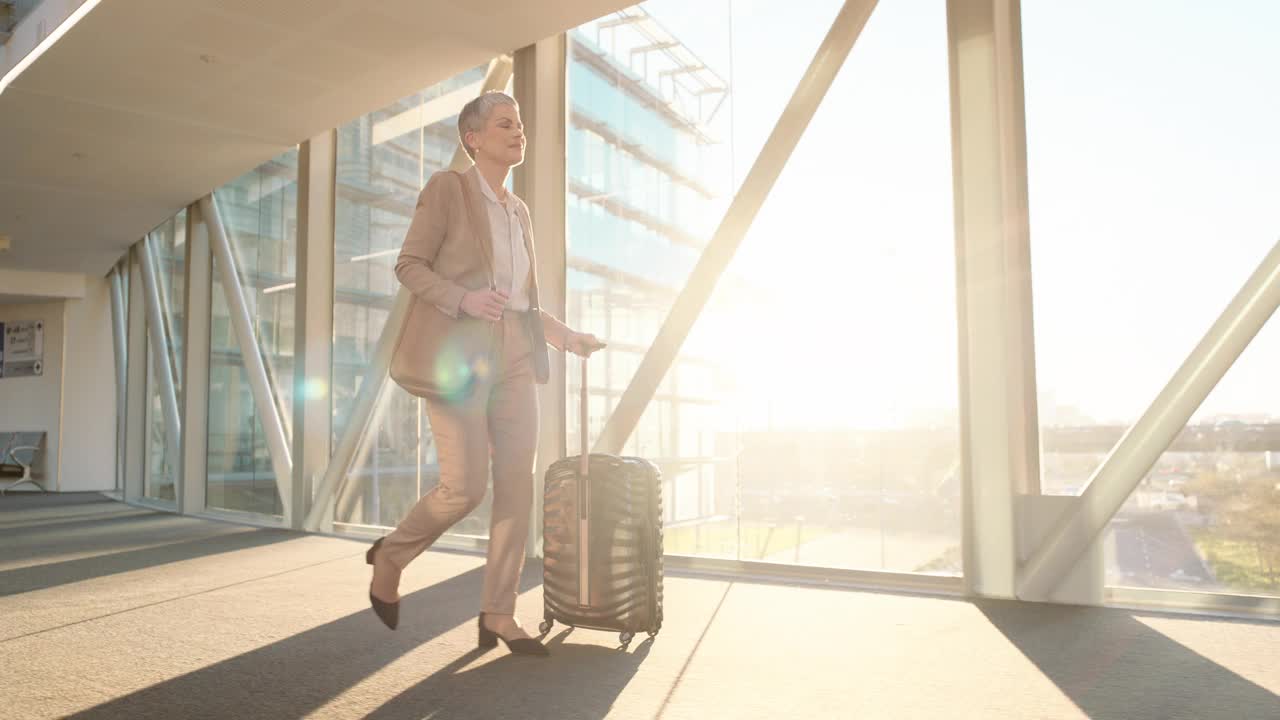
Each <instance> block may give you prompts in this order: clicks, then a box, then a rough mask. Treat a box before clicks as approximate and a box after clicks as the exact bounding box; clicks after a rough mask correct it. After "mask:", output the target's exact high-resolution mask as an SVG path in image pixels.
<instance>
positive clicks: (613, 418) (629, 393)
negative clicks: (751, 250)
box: [592, 0, 876, 455]
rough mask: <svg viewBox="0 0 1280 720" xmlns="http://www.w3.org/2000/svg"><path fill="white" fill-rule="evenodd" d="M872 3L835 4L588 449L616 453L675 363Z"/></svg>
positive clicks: (849, 1)
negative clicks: (800, 72) (792, 87)
mask: <svg viewBox="0 0 1280 720" xmlns="http://www.w3.org/2000/svg"><path fill="white" fill-rule="evenodd" d="M875 6H876V1H875V0H846V2H845V3H844V6H843V7H842V8H841V9H840V14H838V15H837V16H836V19H835V22H833V23H832V25H831V29H830V30H829V31H828V32H827V36H826V38H825V39H824V40H823V41H822V45H820V46H819V47H818V52H817V54H816V55H814V58H813V60H812V62H810V64H809V69H808V70H807V71H806V72H805V74H804V76H803V77H802V78H801V79H800V84H799V85H798V86H797V87H796V89H795V92H794V93H793V94H792V96H791V100H790V101H789V102H788V103H787V107H786V108H785V109H784V110H783V111H782V115H781V116H780V117H779V118H778V122H777V124H776V125H775V126H774V128H773V132H772V134H770V135H769V139H768V141H767V142H765V144H764V147H763V148H762V149H761V151H760V155H759V156H758V157H757V158H756V161H755V164H754V165H752V167H751V171H750V172H748V173H747V177H746V179H745V180H743V182H742V187H741V189H740V190H738V194H737V195H736V196H735V197H734V199H733V202H732V203H731V204H730V205H729V209H728V211H727V212H726V213H725V216H724V219H723V220H721V221H720V227H719V228H717V229H716V232H715V235H713V236H712V238H711V241H710V242H709V243H707V246H706V248H705V249H703V251H702V256H701V257H700V258H698V263H697V264H696V265H695V266H694V268H693V271H692V272H691V273H690V274H689V281H688V284H686V285H685V287H684V289H683V290H681V291H680V295H679V296H677V297H676V300H675V302H674V303H673V305H672V307H671V312H670V314H668V315H667V319H666V320H665V321H664V322H663V324H662V328H661V329H659V330H658V335H657V337H656V338H654V341H653V345H652V346H650V348H649V350H648V352H646V353H645V355H644V358H642V359H641V360H640V366H639V368H637V370H636V374H635V376H634V377H632V378H631V382H630V384H628V385H627V389H626V390H625V391H623V393H622V397H621V398H620V399H619V400H618V404H617V407H615V408H614V411H613V414H612V415H610V416H609V419H608V420H607V421H606V422H605V426H604V429H603V430H601V432H600V437H599V438H597V440H596V443H595V446H594V449H593V450H592V452H599V453H608V454H613V455H616V454H618V453H620V452H622V448H623V446H624V445H625V444H626V442H627V438H629V437H630V436H631V433H632V432H633V431H634V430H635V428H636V425H637V424H638V423H639V422H640V417H641V416H642V415H643V414H644V410H645V408H646V407H648V405H649V401H651V400H652V399H653V395H654V393H655V392H656V391H657V389H658V385H659V384H661V383H662V379H663V378H664V377H665V376H666V374H667V370H668V369H669V368H670V367H671V364H672V363H673V362H675V359H676V355H678V354H679V352H680V346H681V345H683V344H684V341H685V338H687V337H688V336H689V332H690V330H692V329H693V325H694V323H695V322H697V320H698V316H699V315H700V314H701V313H702V309H703V308H704V307H705V306H706V304H707V301H708V300H709V299H710V298H711V293H712V291H714V290H715V285H716V282H717V281H718V280H719V279H720V275H721V274H722V273H723V272H724V270H725V268H726V267H728V266H729V262H730V261H731V260H732V259H733V256H734V254H735V253H736V252H737V250H738V245H739V244H740V243H741V242H742V238H743V237H744V236H746V234H747V230H749V229H750V228H751V223H752V221H753V220H754V219H755V216H756V213H757V212H759V210H760V206H761V205H763V204H764V201H765V200H766V199H767V198H768V197H769V191H770V190H772V189H773V184H774V182H775V181H777V179H778V176H779V175H780V174H781V173H782V168H783V167H785V166H786V164H787V160H788V159H789V158H790V157H791V153H792V151H793V150H795V147H796V144H797V143H799V142H800V137H801V136H802V135H804V131H805V128H807V127H808V126H809V121H810V120H812V119H813V115H814V113H815V112H817V110H818V105H819V104H821V103H822V99H823V98H824V97H826V94H827V90H829V89H830V88H831V83H832V82H834V81H835V78H836V74H837V73H839V72H840V68H841V67H842V66H843V65H844V61H845V58H846V57H848V56H849V51H850V50H852V49H853V44H854V43H855V42H856V41H857V39H858V36H859V35H860V34H861V33H862V28H863V26H865V25H866V23H867V19H868V18H870V17H871V11H872V10H874V9H875Z"/></svg>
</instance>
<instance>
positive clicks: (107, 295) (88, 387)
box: [60, 277, 116, 492]
mask: <svg viewBox="0 0 1280 720" xmlns="http://www.w3.org/2000/svg"><path fill="white" fill-rule="evenodd" d="M65 322H66V352H65V367H66V372H65V373H63V377H64V380H63V384H62V409H63V414H62V438H61V450H62V462H61V473H60V475H61V478H60V489H61V490H62V491H64V492H85V491H93V490H111V489H113V488H114V486H115V474H114V473H115V457H116V446H115V442H116V441H115V438H116V377H115V348H114V346H113V344H112V343H113V340H112V336H111V334H112V332H113V331H112V325H111V283H110V281H108V280H107V279H106V278H94V277H88V278H86V280H85V298H84V299H83V300H67V301H66V312H65Z"/></svg>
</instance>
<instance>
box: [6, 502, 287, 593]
mask: <svg viewBox="0 0 1280 720" xmlns="http://www.w3.org/2000/svg"><path fill="white" fill-rule="evenodd" d="M161 519H166V518H163V517H162V518H161ZM179 520H181V519H180V518H179ZM96 522H100V523H101V522H106V521H102V520H99V521H96ZM188 522H190V521H188ZM144 527H145V526H144ZM223 527H225V528H229V529H230V530H227V531H222V532H220V533H219V534H215V535H211V536H209V535H206V536H205V537H201V538H196V539H193V540H186V541H184V542H175V543H171V544H168V545H159V546H156V547H149V548H142V549H139V550H129V551H126V552H118V553H108V554H105V555H95V556H93V557H86V558H80V559H77V560H66V561H63V562H55V563H45V564H41V565H29V566H27V567H21V568H15V569H13V570H5V571H0V597H6V596H9V595H17V594H19V593H26V592H33V591H35V590H44V589H47V588H51V587H58V586H59V585H67V584H70V583H75V582H80V581H82V580H90V579H93V578H100V577H105V576H108V575H116V574H118V573H126V572H131V571H133V570H141V569H143V568H149V567H155V566H157V565H164V564H167V563H174V562H181V561H183V560H191V559H194V558H198V557H208V556H211V555H220V554H222V553H228V552H235V551H237V550H245V549H248V548H254V547H262V546H264V545H272V544H275V543H279V542H285V541H287V540H292V539H295V538H297V537H299V534H298V533H294V532H290V531H288V530H273V529H266V530H244V529H239V528H235V527H234V526H219V530H222V528H223ZM191 532H192V528H190V527H187V528H186V529H185V530H184V535H185V537H188V538H189V537H190V536H191ZM146 537H147V536H145V535H143V536H142V537H141V538H140V537H139V536H137V535H135V536H134V537H133V540H134V541H135V542H139V541H145V538H146ZM158 540H159V539H158V538H151V541H153V542H155V541H158ZM78 542H79V543H81V544H82V546H84V547H97V545H95V544H94V540H93V538H92V537H87V536H80V538H79V540H78Z"/></svg>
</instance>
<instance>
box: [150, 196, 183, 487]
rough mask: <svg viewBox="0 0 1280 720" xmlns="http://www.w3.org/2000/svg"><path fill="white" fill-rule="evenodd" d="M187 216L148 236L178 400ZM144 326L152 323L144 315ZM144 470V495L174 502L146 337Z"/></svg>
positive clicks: (172, 468) (172, 466)
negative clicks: (146, 398) (149, 237)
mask: <svg viewBox="0 0 1280 720" xmlns="http://www.w3.org/2000/svg"><path fill="white" fill-rule="evenodd" d="M186 242H187V211H186V210H182V211H180V212H179V213H178V214H177V215H175V216H174V217H172V218H169V219H168V220H166V221H165V222H164V223H163V224H161V225H160V227H158V228H156V229H155V230H153V231H152V232H151V247H152V250H153V255H152V257H153V258H154V259H155V262H156V280H157V281H158V286H157V288H156V289H157V293H158V294H159V296H160V308H161V312H162V314H163V316H164V322H165V328H164V331H163V335H164V336H165V337H166V338H167V339H168V343H167V347H166V348H165V352H166V353H167V354H168V357H169V367H170V368H172V377H173V383H174V392H175V393H176V397H178V398H180V397H182V339H183V335H182V331H183V326H184V323H185V321H186V318H185V315H186V312H185V309H186V295H185V278H186V251H187V245H186ZM147 322H150V316H148V319H147ZM147 343H148V347H147V388H148V390H147V392H148V395H149V398H150V402H149V403H148V404H147V426H148V428H149V431H148V433H147V457H148V460H147V469H146V475H145V482H144V483H143V495H144V496H145V497H148V498H151V499H153V500H161V501H165V502H173V501H174V499H175V497H176V495H175V491H174V483H175V482H176V480H177V477H178V463H179V459H178V458H176V457H172V453H171V452H170V451H169V443H168V425H166V424H165V419H164V408H163V405H162V404H161V402H162V399H161V398H162V390H161V387H162V385H161V383H160V380H159V377H158V376H157V374H156V370H157V368H156V364H155V358H154V357H153V356H152V354H151V352H152V351H151V347H150V336H149V335H148V339H147Z"/></svg>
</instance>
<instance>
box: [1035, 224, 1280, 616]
mask: <svg viewBox="0 0 1280 720" xmlns="http://www.w3.org/2000/svg"><path fill="white" fill-rule="evenodd" d="M1277 307H1280V243H1276V245H1275V247H1273V248H1272V249H1271V252H1269V253H1267V256H1266V258H1265V259H1264V260H1263V261H1262V264H1261V265H1260V266H1258V269H1257V270H1255V271H1254V272H1253V274H1252V275H1251V276H1249V279H1248V280H1247V281H1246V282H1245V284H1244V287H1243V288H1241V289H1240V292H1239V293H1237V294H1236V296H1235V298H1233V299H1232V300H1231V303H1230V304H1229V305H1228V306H1227V309H1226V310H1224V311H1223V313H1222V315H1221V316H1220V317H1219V318H1218V320H1217V321H1216V322H1215V323H1214V324H1213V326H1212V327H1210V328H1209V331H1208V332H1207V333H1205V336H1204V338H1203V339H1202V340H1201V341H1200V344H1198V345H1196V347H1195V349H1194V350H1192V351H1191V355H1190V356H1189V357H1188V358H1187V359H1186V361H1185V362H1183V363H1182V367H1180V368H1178V371H1177V372H1175V373H1174V375H1173V378H1172V379H1171V380H1170V381H1169V383H1168V384H1167V385H1165V387H1164V390H1162V391H1161V392H1160V394H1159V395H1158V396H1157V397H1156V399H1155V402H1153V403H1151V407H1149V408H1147V411H1146V412H1145V413H1143V414H1142V417H1141V418H1140V419H1139V420H1138V422H1137V423H1136V424H1135V425H1134V426H1133V427H1132V428H1130V429H1129V431H1128V432H1127V433H1125V435H1124V437H1122V438H1121V439H1120V442H1119V444H1117V445H1116V448H1115V450H1112V451H1111V454H1110V455H1108V456H1107V459H1106V460H1104V461H1103V463H1102V466H1101V467H1099V468H1098V469H1097V471H1096V472H1094V474H1093V477H1092V478H1090V480H1089V484H1088V485H1087V486H1086V487H1085V489H1084V492H1083V493H1081V495H1080V498H1079V508H1078V509H1077V510H1075V511H1073V512H1072V513H1071V514H1070V515H1068V516H1067V517H1065V518H1064V519H1063V520H1061V521H1060V522H1059V523H1058V525H1057V526H1056V527H1054V529H1053V531H1052V533H1051V534H1050V535H1049V536H1048V537H1047V538H1046V540H1045V542H1044V543H1043V544H1042V545H1041V546H1040V547H1039V548H1038V549H1037V550H1036V552H1035V554H1033V555H1032V556H1031V557H1030V559H1028V561H1027V564H1026V566H1025V567H1024V568H1023V572H1022V576H1021V582H1019V584H1018V597H1020V598H1022V599H1024V600H1040V599H1044V598H1045V597H1047V596H1048V595H1049V593H1050V592H1052V591H1053V590H1054V589H1055V588H1056V587H1057V585H1058V583H1060V582H1061V581H1062V578H1064V577H1065V576H1066V574H1067V572H1068V571H1070V570H1071V568H1072V566H1073V565H1074V564H1075V562H1076V560H1077V559H1078V558H1079V557H1080V555H1081V553H1083V552H1084V551H1085V549H1086V548H1087V547H1088V546H1089V544H1090V543H1092V542H1093V541H1094V540H1095V539H1096V538H1097V537H1098V535H1099V534H1101V533H1102V531H1103V530H1104V529H1105V528H1106V527H1107V523H1108V522H1110V521H1111V518H1112V517H1113V516H1114V515H1115V514H1116V512H1117V511H1119V510H1120V507H1121V506H1122V505H1124V502H1125V500H1127V499H1128V497H1129V495H1130V494H1132V493H1133V491H1134V489H1135V488H1137V487H1138V483H1140V482H1142V478H1143V477H1145V476H1146V474H1147V473H1148V472H1149V471H1150V470H1151V467H1152V466H1153V465H1155V462H1156V460H1158V459H1160V455H1161V454H1163V453H1164V451H1165V449H1166V448H1168V447H1169V446H1170V445H1171V444H1172V443H1173V441H1174V439H1175V438H1176V437H1177V436H1178V433H1179V432H1181V431H1182V428H1183V427H1185V426H1186V424H1187V421H1188V420H1190V419H1191V416H1192V414H1194V413H1195V411H1196V409H1197V408H1199V407H1200V405H1201V403H1203V402H1204V400H1205V398H1206V397H1208V396H1209V393H1210V392H1211V391H1212V390H1213V388H1214V387H1215V386H1216V385H1217V384H1218V382H1219V381H1221V380H1222V377H1223V376H1224V375H1226V373H1227V370H1229V369H1230V368H1231V366H1232V365H1233V364H1234V363H1235V361H1236V359H1237V358H1239V357H1240V353H1242V352H1244V349H1245V347H1247V346H1248V345H1249V343H1250V341H1252V340H1253V338H1254V337H1255V336H1256V335H1257V334H1258V331H1259V330H1261V329H1262V326H1263V325H1265V324H1266V322H1267V320H1268V319H1269V318H1270V317H1271V316H1272V315H1273V314H1274V313H1275V311H1276V308H1277Z"/></svg>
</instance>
